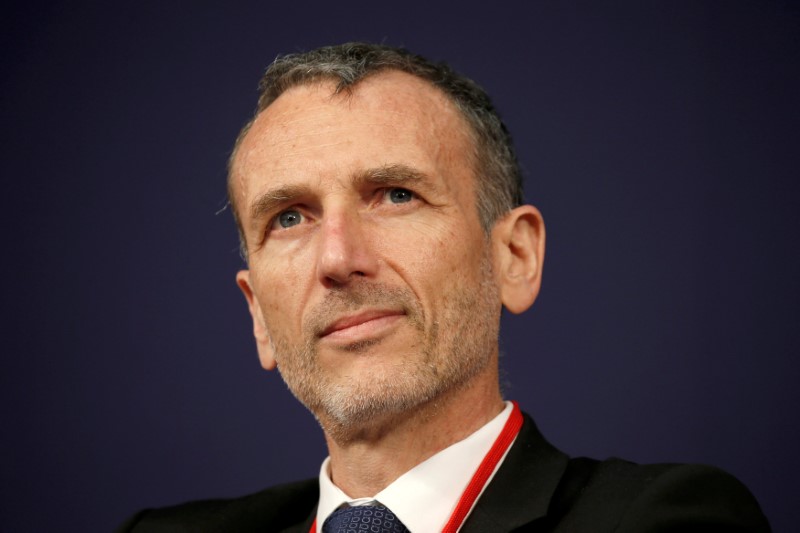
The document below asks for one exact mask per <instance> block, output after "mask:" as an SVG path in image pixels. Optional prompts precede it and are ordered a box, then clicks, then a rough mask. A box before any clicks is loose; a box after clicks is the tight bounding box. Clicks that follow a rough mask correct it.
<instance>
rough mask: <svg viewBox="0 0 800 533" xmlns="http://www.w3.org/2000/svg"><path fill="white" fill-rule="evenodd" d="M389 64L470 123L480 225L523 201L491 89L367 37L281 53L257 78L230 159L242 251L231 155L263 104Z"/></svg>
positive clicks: (342, 87)
mask: <svg viewBox="0 0 800 533" xmlns="http://www.w3.org/2000/svg"><path fill="white" fill-rule="evenodd" d="M386 70H398V71H401V72H406V73H408V74H411V75H413V76H416V77H418V78H421V79H423V80H426V81H428V82H430V83H431V84H432V85H433V86H435V87H438V88H439V89H440V90H441V91H442V92H444V93H445V94H446V95H447V96H448V97H449V98H450V100H451V101H452V102H453V104H455V106H456V108H457V109H458V110H459V111H460V112H461V114H462V116H463V117H464V118H465V119H466V121H467V123H468V124H469V125H470V128H471V132H470V133H471V137H472V139H473V146H474V153H473V154H471V156H472V159H473V166H474V170H475V175H476V179H477V180H478V188H477V196H478V198H477V208H478V215H479V217H480V221H481V225H482V227H483V229H484V231H486V233H487V234H488V233H489V232H490V231H491V229H492V227H493V226H494V223H495V222H496V221H497V220H498V219H499V218H500V217H502V216H503V215H505V214H506V213H507V212H508V211H510V210H511V209H514V208H515V207H517V206H520V205H522V204H523V203H524V199H523V192H522V176H521V172H520V168H519V163H518V162H517V157H516V154H515V152H514V146H513V143H512V140H511V135H510V134H509V132H508V129H507V128H506V126H505V124H503V121H502V120H501V119H500V117H499V115H498V114H497V111H496V110H495V109H494V106H493V105H492V102H491V100H490V99H489V95H488V94H486V91H484V90H483V89H482V88H481V87H480V86H478V84H477V83H475V82H474V81H472V80H471V79H469V78H467V77H465V76H462V75H460V74H458V73H457V72H455V71H453V70H452V69H451V68H450V67H449V66H448V65H446V64H444V63H433V62H431V61H428V60H427V59H425V58H423V57H422V56H419V55H416V54H412V53H411V52H409V51H408V50H405V49H403V48H394V47H390V46H386V45H378V44H367V43H345V44H341V45H335V46H326V47H323V48H318V49H316V50H311V51H310V52H303V53H297V54H289V55H285V56H279V57H278V58H277V59H276V60H275V61H274V62H273V63H272V64H271V65H270V66H269V68H267V71H266V73H265V74H264V76H263V77H262V78H261V82H260V83H259V91H260V96H259V98H258V107H257V108H256V112H255V115H254V117H253V118H252V119H251V120H250V121H249V122H248V123H247V124H246V125H245V126H244V128H242V131H241V132H240V133H239V136H238V138H237V139H236V144H235V145H234V148H233V153H232V154H231V157H230V159H229V161H228V201H229V203H230V204H231V206H232V208H233V209H232V210H233V216H234V219H235V220H236V225H237V228H238V229H239V237H240V241H241V248H242V257H243V258H246V257H247V245H246V241H245V238H244V231H243V228H242V224H241V220H240V218H239V215H238V213H237V210H236V205H235V202H234V194H233V189H232V182H233V180H232V178H231V175H232V168H233V159H234V157H235V156H236V152H237V150H238V148H239V145H240V144H241V142H242V139H243V138H244V137H245V135H247V132H248V131H249V129H250V127H251V126H252V124H253V121H255V117H257V116H258V114H259V113H261V112H262V111H263V110H264V109H266V108H267V107H269V105H270V104H272V103H273V102H274V101H275V100H276V99H277V98H278V97H279V96H280V95H281V94H283V92H284V91H286V90H287V89H290V88H292V87H295V86H298V85H305V84H309V83H313V82H316V81H319V80H326V79H327V80H333V81H336V82H338V83H337V86H336V89H335V92H334V94H339V93H341V92H343V91H350V90H351V89H352V87H353V86H355V85H356V84H357V83H358V82H359V81H361V80H363V79H364V78H366V77H368V76H370V75H373V74H376V73H379V72H382V71H386Z"/></svg>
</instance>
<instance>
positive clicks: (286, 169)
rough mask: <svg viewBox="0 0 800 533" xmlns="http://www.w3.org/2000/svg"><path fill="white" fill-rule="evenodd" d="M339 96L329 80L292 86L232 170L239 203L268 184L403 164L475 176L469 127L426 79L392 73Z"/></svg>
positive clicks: (260, 122)
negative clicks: (472, 170) (473, 174)
mask: <svg viewBox="0 0 800 533" xmlns="http://www.w3.org/2000/svg"><path fill="white" fill-rule="evenodd" d="M334 92H335V82H333V81H329V80H323V81H320V82H315V83H312V84H307V85H300V86H296V87H292V88H291V89H288V90H287V91H286V92H284V93H283V94H282V95H281V96H280V97H279V98H278V99H276V100H275V101H274V102H273V103H272V104H271V105H270V106H269V107H267V109H265V110H264V111H262V112H261V113H260V114H259V115H258V117H257V118H256V120H255V121H254V122H253V124H252V126H251V128H250V130H249V131H248V132H247V134H246V135H245V137H244V139H243V140H242V142H241V144H240V146H239V148H238V151H237V154H236V157H235V158H234V162H233V166H232V172H231V179H232V180H233V182H232V186H233V191H234V194H235V195H236V204H237V205H239V206H243V205H246V204H243V202H247V199H248V198H252V196H253V195H254V194H257V193H258V192H259V190H260V189H262V188H263V187H265V186H267V185H268V184H269V183H270V182H275V181H283V182H285V181H287V180H289V181H293V180H299V179H309V178H314V179H328V178H334V179H341V178H343V177H345V176H347V175H352V174H353V173H358V172H360V171H363V170H365V169H367V168H371V167H376V166H383V165H391V164H397V163H402V164H409V163H410V164H412V165H413V166H415V167H417V168H418V170H420V171H422V172H425V173H429V174H430V175H432V176H438V177H440V178H446V179H453V180H459V178H461V177H463V175H464V174H469V177H470V178H471V174H472V172H471V169H472V167H473V165H472V158H473V152H474V150H473V149H472V147H473V142H472V137H471V134H470V132H471V130H470V127H469V125H468V124H467V122H466V120H465V119H464V118H463V117H462V115H461V113H460V111H458V109H456V107H455V105H454V104H453V103H452V102H451V101H450V99H449V98H448V97H447V96H446V95H445V94H444V93H443V92H442V91H441V90H439V89H438V88H436V87H434V86H433V85H431V84H430V83H428V82H427V81H424V80H422V79H419V78H417V77H415V76H412V75H410V74H407V73H404V72H399V71H387V72H384V73H379V74H375V75H372V76H370V77H368V78H366V79H364V80H362V81H361V82H359V83H358V84H356V85H355V86H354V87H352V90H350V91H344V92H342V93H340V94H334ZM470 181H472V180H471V179H470ZM459 185H460V186H461V187H463V186H464V185H466V184H464V183H460V184H459ZM467 188H469V189H472V186H471V184H469V185H468V186H467Z"/></svg>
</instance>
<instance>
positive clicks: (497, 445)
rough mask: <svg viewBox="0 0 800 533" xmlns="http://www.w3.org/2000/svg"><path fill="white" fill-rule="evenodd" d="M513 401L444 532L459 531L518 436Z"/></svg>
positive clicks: (517, 411)
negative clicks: (509, 413)
mask: <svg viewBox="0 0 800 533" xmlns="http://www.w3.org/2000/svg"><path fill="white" fill-rule="evenodd" d="M511 403H512V404H513V408H512V410H511V416H509V417H508V420H506V425H505V426H503V430H502V431H501V432H500V434H499V435H498V436H497V439H495V441H494V444H492V447H491V449H489V452H488V453H487V454H486V456H485V457H484V458H483V461H481V464H480V465H479V466H478V469H477V470H475V473H474V474H473V475H472V479H471V480H470V482H469V484H468V485H467V488H466V489H464V492H463V493H462V494H461V498H459V500H458V504H456V509H455V511H453V514H452V515H450V519H449V520H448V521H447V524H445V526H444V529H442V533H455V532H456V531H458V528H460V527H461V526H462V525H463V524H464V520H465V519H466V518H467V515H468V514H469V512H470V511H471V510H472V506H473V505H475V500H477V499H478V496H480V494H481V492H482V491H483V488H484V487H485V486H486V482H487V481H488V480H489V476H491V475H492V473H493V472H494V471H495V469H496V468H497V464H498V463H499V462H500V459H502V458H503V456H504V455H505V454H506V452H507V451H508V448H509V447H510V446H511V443H512V442H514V439H515V438H517V434H518V433H519V430H520V428H521V427H522V412H521V411H520V409H519V405H517V402H515V401H512V402H511ZM316 531H317V519H316V518H314V523H313V524H311V530H310V531H309V533H316Z"/></svg>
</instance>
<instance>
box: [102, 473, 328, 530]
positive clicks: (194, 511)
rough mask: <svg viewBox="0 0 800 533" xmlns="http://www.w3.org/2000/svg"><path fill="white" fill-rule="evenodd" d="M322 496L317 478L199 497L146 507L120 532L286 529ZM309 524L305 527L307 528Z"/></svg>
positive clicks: (307, 514)
mask: <svg viewBox="0 0 800 533" xmlns="http://www.w3.org/2000/svg"><path fill="white" fill-rule="evenodd" d="M318 498H319V485H318V482H317V480H316V479H308V480H305V481H299V482H295V483H288V484H285V485H278V486H275V487H272V488H269V489H266V490H263V491H261V492H257V493H255V494H250V495H247V496H242V497H240V498H232V499H216V500H199V501H193V502H187V503H183V504H180V505H175V506H172V507H164V508H159V509H146V510H143V511H140V512H139V513H137V514H135V515H134V516H132V517H131V518H129V519H128V520H126V521H125V522H124V523H123V524H121V525H120V527H119V528H118V529H117V530H116V531H117V532H118V533H123V532H133V533H159V532H162V531H164V532H167V531H169V532H181V531H186V532H189V531H191V532H203V531H237V532H239V531H241V532H247V531H284V530H292V528H293V527H294V528H296V529H297V530H298V531H301V530H302V527H301V526H302V525H303V524H305V522H306V521H307V520H308V519H309V517H311V515H312V513H313V511H314V509H315V508H316V505H317V500H318ZM307 529H308V527H306V531H307Z"/></svg>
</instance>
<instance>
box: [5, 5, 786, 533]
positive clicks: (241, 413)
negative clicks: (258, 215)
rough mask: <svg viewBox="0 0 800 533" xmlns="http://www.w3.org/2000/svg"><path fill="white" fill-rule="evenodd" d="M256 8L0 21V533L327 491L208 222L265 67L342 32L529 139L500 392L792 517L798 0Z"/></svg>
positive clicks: (570, 437)
mask: <svg viewBox="0 0 800 533" xmlns="http://www.w3.org/2000/svg"><path fill="white" fill-rule="evenodd" d="M521 3H522V2H520V4H521ZM187 4H188V3H187ZM269 4H273V3H272V2H263V1H251V2H238V3H235V5H234V3H233V2H231V3H230V5H227V6H225V5H224V3H223V2H218V3H215V4H214V3H212V2H195V3H192V5H194V6H195V7H192V8H182V7H178V5H177V3H176V2H152V3H151V2H145V3H142V2H136V3H134V2H130V3H128V5H127V7H126V6H122V7H121V3H116V2H107V3H99V2H98V3H97V5H95V6H94V7H87V5H86V4H84V5H83V6H81V7H77V6H76V5H75V3H74V2H63V3H58V2H55V3H44V4H41V3H40V4H39V5H33V3H30V4H26V7H23V6H22V5H21V4H20V5H17V6H16V9H12V8H8V7H7V8H6V11H5V12H4V15H3V24H2V28H3V31H2V32H0V40H1V43H2V44H0V58H1V59H2V73H1V74H0V76H2V77H1V78H0V83H2V102H0V110H1V112H2V126H3V128H2V150H3V159H2V161H3V165H2V168H3V184H4V187H5V195H4V197H5V202H4V204H5V205H4V206H3V208H2V210H0V213H1V214H0V216H2V222H3V224H2V227H3V229H4V230H5V233H6V235H5V237H4V239H3V244H4V249H5V253H4V254H3V255H4V260H3V261H2V267H0V268H2V278H3V286H4V288H3V293H4V294H3V308H4V311H3V315H4V316H3V339H4V340H3V367H4V369H3V372H2V377H1V378H0V379H1V380H2V381H0V400H1V401H2V404H0V405H2V428H3V437H2V440H1V441H0V442H2V457H3V467H2V491H3V492H2V498H0V502H2V503H0V506H1V507H0V531H3V532H28V531H31V532H33V531H37V532H38V531H108V530H110V529H111V528H112V527H113V526H114V525H115V524H116V523H117V522H119V521H120V520H121V519H122V518H124V517H125V516H126V515H128V514H129V513H131V512H133V511H134V510H136V509H138V508H141V507H143V506H154V505H165V504H169V503H176V502H179V501H182V500H186V499H191V498H200V497H212V496H233V495H238V494H242V493H246V492H250V491H255V490H257V489H259V488H262V487H264V486H268V485H271V484H275V483H279V482H283V481H287V480H292V479H296V478H300V477H305V476H314V475H316V473H317V470H318V467H319V463H320V461H321V460H322V458H323V457H324V455H325V449H324V446H323V442H322V436H321V433H320V431H319V429H318V428H317V426H316V424H315V422H314V421H313V419H312V417H311V416H310V415H308V414H307V413H306V412H305V411H304V409H303V408H302V407H300V406H299V404H297V403H296V401H295V400H294V399H293V398H292V397H291V396H290V395H289V394H288V392H287V391H286V389H285V387H284V385H283V383H282V382H281V380H280V378H279V376H278V375H277V374H275V373H271V374H268V373H265V372H263V371H261V369H260V367H259V364H258V360H257V357H256V353H255V348H254V343H253V341H252V339H251V334H250V324H249V316H248V313H247V311H246V308H245V304H244V300H243V299H242V297H241V296H240V294H239V292H238V289H237V288H236V287H235V285H234V279H233V277H234V273H235V271H236V270H237V269H238V268H240V266H241V263H240V260H239V259H238V256H237V253H236V246H237V244H236V235H235V231H234V228H233V224H232V222H231V219H230V216H229V214H228V213H222V214H219V215H217V214H216V213H217V211H218V210H220V209H221V208H222V207H223V206H224V205H225V199H224V181H225V161H226V157H227V155H228V153H229V150H230V147H231V144H232V142H233V139H234V137H235V136H236V133H237V131H238V129H239V127H240V126H241V125H242V124H243V123H244V121H245V120H246V119H247V118H248V117H249V114H250V112H251V110H252V109H253V107H254V105H255V98H256V92H255V87H256V83H257V81H258V78H259V76H260V74H261V72H262V71H263V69H264V68H265V67H266V65H267V64H268V63H269V62H270V61H271V60H272V59H273V58H274V56H275V55H277V54H278V53H285V52H291V51H296V50H303V49H307V48H309V47H315V46H319V45H323V44H330V43H334V42H341V41H345V40H369V41H382V42H386V43H389V44H395V45H405V46H407V47H409V48H411V49H412V50H414V51H417V52H419V53H422V54H425V55H427V56H429V57H431V58H434V59H445V60H448V61H450V62H451V63H452V64H453V65H454V66H455V67H456V68H458V69H459V70H461V71H462V72H464V73H466V74H467V75H469V76H471V77H473V78H475V79H476V80H478V81H479V82H480V83H481V84H483V85H484V86H485V87H486V88H487V90H488V91H489V92H490V94H492V95H493V97H494V100H495V103H496V104H497V107H498V108H499V109H500V111H501V113H502V114H503V116H504V117H505V118H506V121H507V123H508V125H509V127H510V129H511V131H512V133H513V134H514V136H515V139H516V142H517V145H518V149H519V153H520V158H521V161H522V164H523V165H524V168H525V170H526V176H527V194H528V198H529V200H530V201H531V202H532V203H534V204H536V205H537V206H539V207H540V209H541V210H542V212H543V213H544V216H545V220H546V222H547V225H548V226H547V228H548V252H547V261H546V265H545V277H544V288H543V292H542V294H541V296H540V299H539V301H538V302H537V303H536V305H535V307H534V309H533V310H532V311H530V312H528V313H527V314H525V315H523V316H521V317H508V318H507V319H506V321H505V323H504V331H503V337H502V348H503V352H504V354H505V355H504V357H503V359H502V366H503V368H504V369H505V378H504V379H505V381H506V382H507V385H506V390H507V395H508V397H510V398H515V399H517V400H519V401H520V403H521V404H522V405H523V407H524V408H525V409H526V410H528V411H529V412H531V413H532V414H533V415H534V416H535V417H536V419H537V420H538V422H539V424H540V426H541V428H542V429H543V431H544V432H545V434H546V435H547V436H548V437H549V439H550V440H551V441H553V442H554V443H555V444H557V445H558V446H559V447H561V448H562V449H564V450H565V451H567V452H569V453H571V454H578V455H581V454H585V455H591V456H596V457H605V456H608V455H620V456H623V457H627V458H630V459H633V460H636V461H690V462H705V463H712V464H716V465H719V466H721V467H723V468H726V469H728V470H730V471H731V472H733V473H734V474H735V475H737V476H738V477H740V478H741V479H742V480H743V481H744V482H745V483H747V484H748V486H750V487H751V488H752V490H753V492H754V493H755V494H756V496H757V497H758V498H759V500H760V501H761V503H762V505H763V507H764V510H765V511H766V513H767V515H768V516H769V517H770V519H771V520H772V522H773V524H774V526H775V529H776V530H777V531H790V530H792V529H793V527H794V526H796V524H797V523H798V522H800V512H798V506H797V503H796V500H797V493H798V491H797V488H796V487H797V481H798V476H800V468H799V467H800V459H798V455H797V450H800V430H799V428H798V400H800V394H798V381H800V380H799V379H798V378H800V371H799V370H800V364H799V363H798V362H797V360H796V358H797V356H798V355H800V350H798V348H800V342H799V341H800V339H799V337H800V335H799V334H798V330H799V329H800V328H798V318H800V312H798V311H799V307H800V305H799V304H798V297H799V296H800V290H798V260H799V259H800V246H799V245H800V243H799V242H798V240H799V239H798V229H799V228H798V222H800V216H798V212H797V207H798V203H799V202H798V192H800V186H798V163H800V161H799V159H800V157H799V156H798V153H800V142H798V141H800V139H799V138H798V137H799V135H798V122H800V121H798V118H799V116H800V104H799V103H798V94H800V81H799V80H800V76H798V71H799V70H800V8H798V5H797V4H796V3H792V2H767V1H751V2H695V1H692V2H689V1H686V2H667V1H664V2H644V3H642V4H646V6H643V5H640V3H639V2H631V3H630V4H628V5H627V6H625V7H619V5H620V4H619V3H611V4H614V5H615V6H617V7H608V6H605V7H592V5H593V3H591V2H586V3H583V5H582V6H580V7H578V5H577V4H575V3H573V2H569V3H561V2H535V3H533V5H532V6H529V7H525V8H510V7H507V6H502V5H501V3H481V4H478V5H476V6H475V7H469V6H468V5H467V4H460V5H461V7H460V8H459V9H458V11H457V12H454V11H453V10H451V9H444V8H440V9H437V8H436V7H435V6H434V5H433V3H432V2H419V3H416V2H412V3H411V4H408V3H404V2H395V3H390V4H385V5H383V7H375V3H374V2H372V3H365V4H364V5H363V6H359V5H358V4H357V3H347V2H346V3H342V2H324V3H322V2H311V3H308V2H295V3H293V4H292V5H291V6H286V5H282V6H281V7H274V6H270V7H268V5H269ZM454 5H455V4H454Z"/></svg>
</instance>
